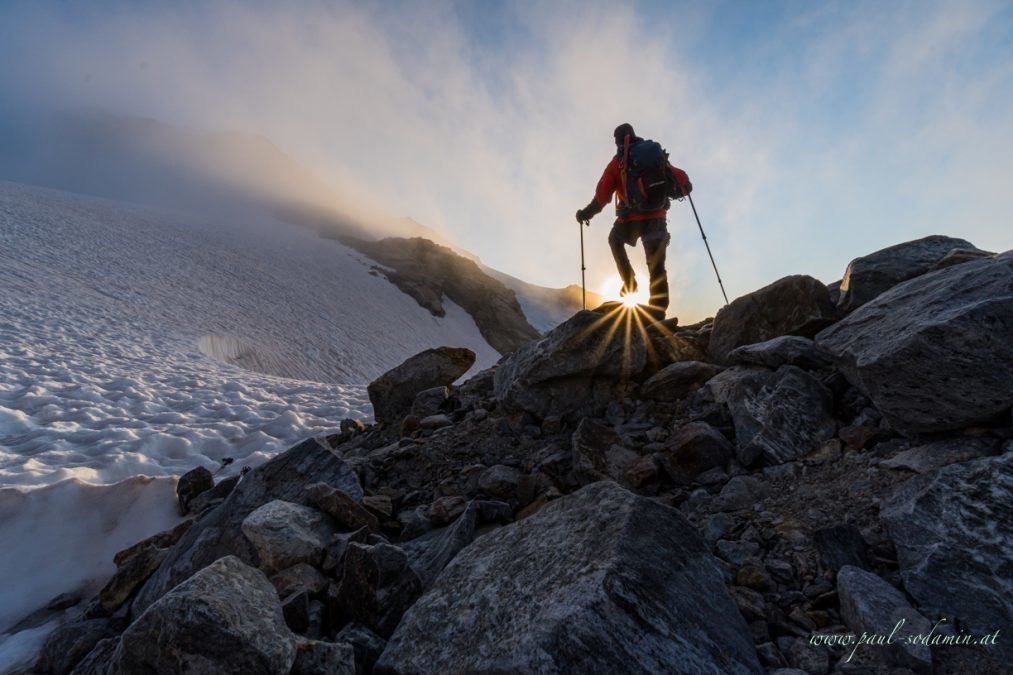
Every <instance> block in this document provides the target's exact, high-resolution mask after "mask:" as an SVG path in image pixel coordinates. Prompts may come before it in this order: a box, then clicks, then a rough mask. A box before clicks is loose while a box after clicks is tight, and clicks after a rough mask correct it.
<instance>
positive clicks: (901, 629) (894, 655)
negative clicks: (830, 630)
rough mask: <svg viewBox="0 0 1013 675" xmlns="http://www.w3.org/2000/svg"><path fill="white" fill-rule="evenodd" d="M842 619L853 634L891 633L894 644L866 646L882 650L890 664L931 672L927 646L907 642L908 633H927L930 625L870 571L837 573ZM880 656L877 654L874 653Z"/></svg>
mask: <svg viewBox="0 0 1013 675" xmlns="http://www.w3.org/2000/svg"><path fill="white" fill-rule="evenodd" d="M837 595H838V597H839V598H840V601H841V618H843V619H844V623H846V624H847V626H848V628H850V629H851V631H852V632H853V633H855V634H856V635H862V634H863V633H867V634H869V635H883V636H893V637H894V640H893V641H892V642H893V644H890V645H877V646H874V647H869V649H876V650H877V652H880V651H885V652H886V654H887V656H888V657H889V661H891V662H892V664H893V665H898V666H907V667H909V668H913V669H916V670H918V671H921V672H931V670H932V652H931V651H930V649H929V646H928V645H923V644H909V643H907V642H906V641H905V640H904V638H906V637H907V636H909V635H928V634H929V632H930V631H931V630H932V624H931V623H929V621H928V619H926V618H925V617H923V616H922V615H920V614H919V613H918V612H916V611H915V609H914V608H913V607H912V606H911V603H909V602H908V601H907V599H906V598H905V597H904V596H903V595H902V594H901V592H900V591H898V590H897V589H896V588H894V587H893V586H891V585H890V584H888V583H886V582H885V581H883V580H882V579H880V578H879V577H878V576H876V575H875V574H873V573H872V572H866V571H865V570H863V569H860V568H858V567H851V566H845V567H842V568H841V570H840V572H838V573H837ZM876 656H879V654H876Z"/></svg>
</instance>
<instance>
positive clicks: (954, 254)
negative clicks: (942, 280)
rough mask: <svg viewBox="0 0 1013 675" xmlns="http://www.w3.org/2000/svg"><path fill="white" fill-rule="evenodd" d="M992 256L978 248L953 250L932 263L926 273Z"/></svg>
mask: <svg viewBox="0 0 1013 675" xmlns="http://www.w3.org/2000/svg"><path fill="white" fill-rule="evenodd" d="M993 255H995V253H991V252H989V251H982V250H981V249H978V248H955V249H953V250H952V251H950V252H949V253H947V254H946V255H944V256H943V257H942V258H940V259H939V260H937V261H936V262H934V263H932V267H930V268H929V269H928V271H929V272H933V271H935V270H941V269H944V268H946V267H953V266H954V265H960V264H963V263H966V262H971V261H972V260H980V259H981V258H987V257H989V256H993Z"/></svg>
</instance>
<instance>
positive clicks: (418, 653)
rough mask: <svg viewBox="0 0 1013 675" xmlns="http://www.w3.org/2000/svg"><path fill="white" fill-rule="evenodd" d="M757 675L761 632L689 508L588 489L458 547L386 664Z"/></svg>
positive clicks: (387, 668)
mask: <svg viewBox="0 0 1013 675" xmlns="http://www.w3.org/2000/svg"><path fill="white" fill-rule="evenodd" d="M634 663H635V664H636V667H637V669H638V670H643V671H646V672H651V671H655V672H660V671H664V672H669V673H753V672H758V671H759V670H760V665H759V661H758V660H757V657H756V652H755V650H754V648H753V645H752V641H751V638H750V633H749V628H748V626H747V625H746V624H745V622H744V621H743V619H742V615H741V614H740V613H739V612H738V609H737V608H736V607H735V605H734V604H733V603H732V602H731V600H730V598H729V597H728V593H727V591H726V590H725V588H724V584H723V582H722V579H721V575H720V573H719V571H718V569H717V567H716V563H715V561H714V559H713V557H712V556H711V555H710V554H709V553H708V552H707V550H706V547H705V545H704V544H703V542H702V541H701V540H700V538H699V535H698V534H697V533H696V530H695V528H693V526H692V525H690V524H689V523H688V522H687V521H686V520H685V519H683V518H682V517H681V516H680V515H679V514H678V513H677V512H676V511H674V510H672V509H670V508H668V507H666V506H663V505H661V504H657V503H655V502H653V501H651V500H648V499H645V498H642V497H637V496H636V495H634V494H632V493H630V492H627V491H625V490H623V489H622V488H620V487H619V486H618V485H616V484H615V483H611V482H601V483H595V484H593V485H590V486H587V487H585V488H584V489H582V490H579V491H578V492H575V493H573V494H571V495H569V496H567V497H563V498H561V499H558V500H556V501H553V502H551V503H549V504H547V505H546V506H545V507H543V508H542V509H541V510H540V511H539V512H538V513H537V514H535V515H533V516H531V517H529V518H527V519H525V520H522V521H519V522H517V523H514V524H512V525H508V526H506V527H504V528H501V529H499V530H495V531H493V532H490V533H489V534H486V535H484V536H483V537H481V538H479V539H477V540H476V541H475V542H474V543H472V544H471V545H470V546H469V547H468V548H466V549H465V550H464V551H462V552H461V553H459V554H458V555H457V557H456V558H455V559H454V561H453V562H452V563H451V564H450V565H449V566H448V567H447V568H446V569H445V570H444V571H443V573H442V574H441V575H440V577H439V578H438V579H437V581H436V584H435V585H434V586H433V587H432V588H431V589H430V590H429V591H428V592H427V593H426V594H425V595H424V596H423V597H422V598H420V599H419V600H418V602H416V603H415V605H414V606H413V607H412V608H411V610H409V612H408V613H407V614H406V615H405V617H404V619H403V620H402V622H401V625H400V626H398V629H397V631H396V632H395V633H394V635H393V636H392V637H391V639H390V641H389V642H388V643H387V648H386V649H385V650H384V653H383V655H382V656H381V658H380V661H379V662H378V663H377V669H376V672H378V673H405V672H476V671H479V672H481V671H484V672H490V671H496V672H622V671H626V670H629V668H630V665H631V664H634Z"/></svg>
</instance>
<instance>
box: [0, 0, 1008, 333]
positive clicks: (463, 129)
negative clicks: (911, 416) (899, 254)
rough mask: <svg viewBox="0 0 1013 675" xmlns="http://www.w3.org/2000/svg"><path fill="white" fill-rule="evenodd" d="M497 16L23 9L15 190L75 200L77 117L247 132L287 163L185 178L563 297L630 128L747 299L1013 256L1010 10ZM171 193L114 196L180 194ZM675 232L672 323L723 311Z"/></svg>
mask: <svg viewBox="0 0 1013 675" xmlns="http://www.w3.org/2000/svg"><path fill="white" fill-rule="evenodd" d="M479 4H481V5H485V4H486V3H449V2H448V3H424V4H423V3H384V4H382V5H381V4H377V3H370V4H365V3H358V2H300V3H291V4H283V3H269V2H257V3H238V2H216V3H213V4H204V3H186V2H184V3H172V4H162V3H119V2H113V3H68V4H59V5H47V6H41V5H40V3H28V2H13V3H6V4H5V5H4V7H3V8H2V9H0V44H2V45H3V46H2V47H0V53H2V55H3V59H0V87H2V90H3V91H4V92H8V93H13V96H4V97H3V99H6V102H5V103H2V104H0V106H2V107H0V115H2V117H0V139H2V140H3V143H4V147H5V148H10V149H11V150H9V151H8V152H7V153H6V155H7V157H8V158H9V160H8V161H7V162H2V161H0V172H2V173H0V178H2V179H8V180H10V179H13V180H25V181H28V182H40V183H45V182H46V181H49V182H50V183H59V182H60V181H63V183H64V184H69V183H71V182H73V181H71V180H70V178H67V177H66V176H65V177H63V178H60V179H59V180H57V179H56V178H54V177H53V176H52V175H49V174H50V169H49V168H47V167H53V166H60V165H61V162H60V161H52V158H53V157H59V156H60V155H59V154H58V150H59V148H58V147H57V148H55V149H54V144H55V143H56V139H54V138H53V137H52V136H49V135H48V134H46V133H42V134H38V133H36V134H33V135H30V134H26V133H23V131H22V129H24V128H25V124H26V122H32V123H35V122H36V121H38V120H41V119H52V116H53V115H58V114H63V113H66V112H67V111H107V112H108V113H109V114H111V115H113V116H120V117H121V118H150V119H152V120H155V121H157V122H159V123H162V124H167V125H172V126H173V127H174V128H178V129H183V130H188V131H189V132H192V133H194V134H200V133H216V134H220V133H228V134H239V135H240V136H241V137H242V138H243V139H246V140H248V139H260V140H259V141H257V143H261V142H262V143H267V144H270V147H272V148H273V149H274V150H277V152H274V151H273V150H272V151H271V152H270V153H266V152H265V153H261V154H259V155H256V156H253V157H250V158H248V161H247V160H244V161H238V162H226V161H217V159H218V158H219V157H220V155H217V154H216V153H215V152H212V151H209V149H208V146H206V145H202V144H200V143H198V144H196V145H194V146H191V147H188V148H186V149H185V152H184V155H185V156H182V157H176V158H174V160H173V161H174V162H175V163H176V164H177V165H186V166H195V167H200V169H201V171H203V172H205V173H202V174H198V175H207V176H209V177H210V176H214V177H215V179H216V180H218V179H220V180H222V181H224V182H225V183H226V184H227V185H229V186H230V187H231V188H235V187H236V186H237V185H238V186H241V188H242V190H243V191H246V190H249V189H253V190H254V191H260V192H262V193H263V194H265V195H270V196H277V195H284V196H286V197H292V196H293V195H294V196H295V198H297V199H299V200H307V201H311V202H314V203H319V204H326V205H327V207H328V208H330V209H333V210H334V211H335V212H336V213H342V214H348V217H350V218H353V219H356V220H359V221H362V222H369V221H371V220H372V221H389V220H390V219H392V218H396V217H401V216H410V217H412V218H414V219H415V220H417V221H419V222H421V223H424V224H425V225H427V226H429V227H431V228H434V230H435V231H436V232H437V233H439V235H441V236H444V237H446V239H447V240H449V241H452V242H453V243H455V244H456V245H458V246H459V247H461V248H463V249H465V250H468V251H471V252H472V253H474V254H476V255H478V256H479V257H480V258H481V259H482V260H483V262H485V263H486V264H488V265H490V266H492V267H495V268H497V269H500V270H503V271H505V272H507V273H510V274H513V275H515V276H518V277H521V278H523V279H525V280H527V281H530V282H533V283H538V284H542V285H547V286H563V285H566V284H570V283H579V274H580V263H579V259H580V250H579V239H578V231H577V224H576V222H575V220H574V217H573V213H574V211H575V210H576V209H577V208H579V207H581V206H583V205H585V204H586V203H587V202H588V200H589V199H590V198H591V195H592V194H593V190H594V186H595V183H596V181H597V180H598V177H599V175H600V173H601V171H602V169H603V168H604V166H605V164H606V163H607V162H608V160H609V158H610V156H611V154H612V152H613V150H614V148H613V146H612V138H611V133H612V129H613V128H614V127H615V126H616V125H617V124H619V123H620V122H624V121H628V122H631V123H632V124H633V125H634V126H635V128H636V129H637V131H638V133H640V134H641V135H642V136H646V137H650V138H655V139H657V140H659V141H661V142H662V144H663V145H665V147H666V148H667V149H668V150H669V152H670V153H671V159H672V162H673V163H674V164H676V165H678V166H681V167H682V168H684V169H686V170H687V171H688V172H689V174H690V177H691V179H692V180H693V183H694V186H695V191H694V199H695V201H696V204H697V207H698V209H699V212H700V216H701V218H702V222H703V226H704V228H705V230H706V233H707V236H708V239H709V242H710V244H711V247H712V249H713V251H714V256H715V259H716V261H717V264H718V266H719V268H720V269H721V272H722V277H723V278H724V280H725V284H726V287H727V289H728V293H729V296H730V297H735V296H737V295H741V294H743V293H746V292H749V291H751V290H753V289H755V288H757V287H759V286H762V285H764V284H766V283H769V282H771V281H773V280H775V279H777V278H779V277H781V276H784V275H786V274H793V273H808V274H812V275H814V276H816V277H818V278H821V279H822V280H823V281H825V282H831V281H834V280H835V279H838V278H840V276H841V275H842V274H843V271H844V268H845V266H846V265H847V262H848V261H849V260H850V259H851V258H853V257H855V256H858V255H862V254H864V253H868V252H870V251H873V250H875V249H877V248H880V247H883V246H887V245H890V244H893V243H897V242H899V241H903V240H906V239H911V238H915V237H919V236H924V235H927V234H932V233H941V234H950V235H953V236H962V237H966V238H968V239H970V240H971V241H973V242H974V243H975V244H977V245H978V246H981V247H984V248H992V249H993V250H995V249H1000V250H1001V249H1003V248H1008V246H1009V243H1008V235H1006V234H1005V232H1006V231H1007V229H1008V214H1009V213H1010V212H1011V211H1013V208H1011V207H1013V197H1011V196H1010V191H1008V190H1006V189H1005V187H1004V179H1005V177H1006V176H1009V175H1010V174H1011V173H1013V128H1011V127H1013V121H1011V120H1013V115H1011V114H1010V113H1011V112H1013V93H1011V92H1013V69H1010V67H1009V66H1008V64H1009V63H1010V62H1011V61H1010V59H1008V58H1006V59H996V58H995V57H994V55H995V53H996V52H997V50H999V53H1007V54H1008V53H1009V51H1010V47H1009V36H1008V31H1009V29H1008V26H1009V25H1011V24H1013V22H1010V21H1004V19H1005V18H1006V17H1007V16H1008V15H1009V14H1010V8H1009V7H1008V5H1004V4H1003V3H993V2H967V3H961V4H960V5H959V6H956V5H953V4H952V3H923V2H919V3H895V4H892V5H891V6H890V8H889V9H886V10H884V9H882V8H880V7H879V6H878V5H875V4H869V3H857V4H855V5H853V6H849V7H847V8H843V7H835V6H832V7H814V8H812V9H811V10H809V11H805V10H801V11H799V10H800V8H799V7H797V6H793V7H794V10H795V12H794V13H793V14H792V16H791V17H790V18H786V17H785V18H782V14H783V12H782V11H781V9H783V8H781V7H779V6H772V7H769V8H751V7H744V6H743V5H744V3H729V4H717V5H713V6H709V7H698V6H695V5H692V4H688V3H687V4H678V5H671V6H670V7H667V8H665V9H659V8H657V7H654V6H652V5H650V4H648V3H644V4H638V5H633V6H629V7H615V6H611V5H606V4H595V3H553V4H552V5H551V6H549V5H548V3H525V2H520V3H513V4H509V5H507V4H505V3H489V4H490V5H492V6H482V7H481V8H480V7H478V6H477V5H479ZM1002 26H1006V28H1003V27H1002ZM1003 50H1004V51H1003ZM0 100H2V99H0ZM244 143H245V140H244ZM173 147H174V150H173V151H174V152H177V151H179V146H178V145H175V144H174V145H173ZM261 147H263V146H261ZM15 149H16V150H17V152H15ZM149 150H151V151H152V152H155V154H160V153H162V152H163V151H164V150H165V149H164V148H162V149H161V150H159V146H157V144H156V145H155V146H152V147H149ZM165 152H168V151H165ZM54 153H56V154H54ZM268 154H270V155H271V156H272V157H274V158H276V159H277V158H281V157H287V158H289V159H290V160H291V161H287V160H280V159H279V160H278V162H277V163H274V162H273V160H272V162H267V160H266V159H265V158H266V157H267V155H268ZM40 156H43V157H49V159H50V161H49V162H48V163H47V162H43V163H41V164H37V165H36V168H35V169H32V161H31V160H32V159H33V158H34V159H37V158H38V157H40ZM10 158H17V159H16V160H14V161H12V160H10ZM258 158H259V159H258ZM258 162H263V163H262V164H261V165H260V166H259V167H255V166H253V165H255V164H257V163H258ZM64 166H65V165H64ZM33 170H34V171H35V173H34V174H33V173H32V171H33ZM68 171H69V169H68ZM57 178H58V177H57ZM148 178H150V180H146V179H145V177H144V176H140V177H137V179H136V180H135V182H134V183H135V184H131V185H124V192H126V193H129V194H124V195H110V196H115V197H122V198H130V197H131V196H136V195H138V194H143V193H145V192H148V193H155V194H157V193H158V192H159V190H160V189H161V187H160V182H161V181H163V180H164V177H162V176H160V175H152V176H150V177H148ZM149 196H150V195H149ZM669 220H670V231H671V232H672V244H671V246H670V249H669V261H670V263H669V270H670V275H671V280H672V286H673V291H674V292H673V311H674V312H675V313H676V314H678V315H679V316H680V317H681V318H683V319H684V320H694V319H698V318H702V317H703V316H707V315H712V314H713V312H714V311H715V310H716V308H717V307H719V306H720V305H721V304H722V300H721V296H720V291H719V289H718V287H717V283H716V280H715V279H714V276H713V272H712V270H711V269H710V263H709V260H708V259H707V257H706V251H705V249H704V247H703V243H702V242H701V241H700V233H699V231H698V229H697V224H696V222H695V221H694V220H693V219H692V215H691V212H690V211H689V209H688V206H687V205H686V204H684V203H682V204H679V203H677V204H676V205H674V207H673V209H672V211H671V213H670V218H669ZM610 223H611V209H607V210H606V212H605V213H604V214H602V215H599V216H598V217H597V218H596V219H595V220H594V222H593V224H592V227H591V229H590V230H589V231H586V232H585V238H586V254H587V258H588V282H589V286H590V287H592V288H594V289H598V288H600V287H601V285H602V284H603V283H605V281H606V280H608V279H610V278H611V277H612V276H613V275H614V274H615V271H614V265H613V263H612V260H611V256H610V254H609V251H608V246H607V243H606V241H605V240H606V236H607V234H608V229H609V226H610ZM631 258H632V259H633V260H634V262H635V264H637V265H638V268H639V269H642V268H643V263H642V253H641V252H640V251H639V250H637V251H632V252H631Z"/></svg>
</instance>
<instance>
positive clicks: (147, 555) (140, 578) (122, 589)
mask: <svg viewBox="0 0 1013 675" xmlns="http://www.w3.org/2000/svg"><path fill="white" fill-rule="evenodd" d="M168 553H169V551H168V550H167V549H164V548H158V547H157V546H148V547H147V548H144V549H142V550H140V551H138V552H137V553H136V554H135V555H132V556H131V557H130V558H129V559H128V560H126V561H125V562H124V563H123V565H121V566H120V567H119V568H118V569H117V570H116V574H114V575H113V576H112V578H111V579H109V581H108V582H107V583H106V585H105V586H104V587H103V588H102V590H101V591H99V602H100V603H101V605H102V609H104V610H105V611H107V612H110V613H112V612H115V611H116V610H117V609H118V608H119V607H120V605H122V604H123V603H124V602H126V601H127V600H129V599H130V597H131V596H132V595H133V594H134V592H135V591H136V590H137V589H138V588H140V586H141V584H143V583H144V582H145V581H147V580H148V577H150V576H151V575H152V574H154V572H155V570H157V569H158V566H159V565H161V564H162V561H163V560H165V557H166V555H168Z"/></svg>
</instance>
